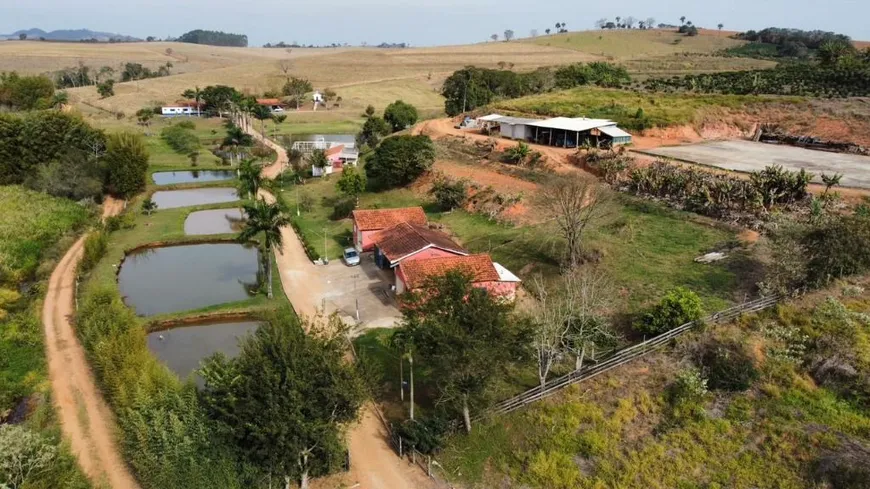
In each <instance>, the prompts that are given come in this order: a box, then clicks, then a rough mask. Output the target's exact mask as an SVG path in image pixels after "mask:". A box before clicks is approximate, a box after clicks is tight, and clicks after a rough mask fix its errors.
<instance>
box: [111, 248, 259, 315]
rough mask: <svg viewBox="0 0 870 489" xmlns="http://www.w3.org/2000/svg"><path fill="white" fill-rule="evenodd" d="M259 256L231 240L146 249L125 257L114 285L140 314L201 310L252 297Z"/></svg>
mask: <svg viewBox="0 0 870 489" xmlns="http://www.w3.org/2000/svg"><path fill="white" fill-rule="evenodd" d="M258 260H259V252H258V251H257V249H256V248H255V247H253V246H247V245H241V244H236V243H209V244H195V245H183V246H167V247H161V248H146V249H141V250H137V251H134V252H132V253H130V254H128V255H127V257H126V258H125V259H124V262H123V263H122V264H121V269H120V271H119V273H118V286H119V288H120V290H121V295H123V296H124V300H125V301H126V302H127V304H128V305H129V306H131V307H132V308H133V309H135V310H136V313H137V314H139V315H140V316H153V315H155V314H165V313H170V312H178V311H187V310H192V309H200V308H203V307H208V306H214V305H217V304H223V303H226V302H236V301H242V300H245V299H248V298H249V297H252V296H253V295H254V294H253V293H252V291H253V290H254V289H256V288H257V271H258V265H259V264H258Z"/></svg>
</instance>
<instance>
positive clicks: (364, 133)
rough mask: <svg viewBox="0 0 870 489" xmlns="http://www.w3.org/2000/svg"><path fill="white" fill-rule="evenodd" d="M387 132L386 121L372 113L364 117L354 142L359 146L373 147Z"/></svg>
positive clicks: (388, 129)
mask: <svg viewBox="0 0 870 489" xmlns="http://www.w3.org/2000/svg"><path fill="white" fill-rule="evenodd" d="M369 107H371V105H370V106H369ZM389 133H390V125H389V124H387V121H385V120H383V119H381V118H380V117H376V116H373V115H372V116H369V117H368V118H367V119H366V121H365V123H364V124H363V127H362V129H361V130H360V132H359V134H357V135H356V143H357V145H358V146H360V147H362V146H368V147H369V148H375V147H377V145H378V143H380V142H381V138H382V137H384V136H386V135H387V134H389Z"/></svg>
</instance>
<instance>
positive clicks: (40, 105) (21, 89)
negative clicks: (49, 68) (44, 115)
mask: <svg viewBox="0 0 870 489" xmlns="http://www.w3.org/2000/svg"><path fill="white" fill-rule="evenodd" d="M54 89H55V86H54V82H53V81H51V79H50V78H48V77H46V76H43V75H32V76H20V75H18V73H15V72H14V71H13V72H12V73H0V106H2V105H5V106H8V107H9V108H11V109H13V110H33V109H47V108H49V107H51V105H52V99H53V97H54V93H55V92H54Z"/></svg>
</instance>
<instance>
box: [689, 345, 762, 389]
mask: <svg viewBox="0 0 870 489" xmlns="http://www.w3.org/2000/svg"><path fill="white" fill-rule="evenodd" d="M700 363H701V365H702V366H703V371H704V373H705V374H706V376H707V379H708V385H709V386H710V388H711V389H719V390H724V391H730V392H740V391H745V390H746V389H748V388H749V387H750V386H751V385H752V383H753V382H754V381H755V380H756V379H757V378H758V370H757V369H756V368H755V365H753V363H752V359H751V358H750V357H749V355H747V354H746V352H745V351H744V349H743V346H742V345H741V344H739V343H736V342H733V341H727V342H724V341H712V342H710V343H709V344H707V345H705V347H704V348H703V350H702V352H701V358H700Z"/></svg>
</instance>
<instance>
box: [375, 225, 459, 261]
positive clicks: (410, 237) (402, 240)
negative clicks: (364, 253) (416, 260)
mask: <svg viewBox="0 0 870 489" xmlns="http://www.w3.org/2000/svg"><path fill="white" fill-rule="evenodd" d="M372 241H374V243H375V244H376V245H377V246H378V249H380V250H381V253H383V254H384V255H385V256H386V257H387V258H388V259H389V260H390V262H393V263H394V264H395V262H397V261H399V260H401V259H403V258H405V257H407V256H409V255H413V254H415V253H417V252H419V251H422V250H425V249H427V248H433V247H434V248H441V249H442V250H446V251H450V252H453V253H456V254H461V255H467V254H468V251H466V250H465V249H463V248H462V247H461V246H459V244H457V243H456V242H455V241H453V240H452V239H450V237H449V236H447V235H446V234H444V233H442V232H441V231H436V230H434V229H429V228H427V227H425V226H420V225H417V224H409V223H407V222H400V223H399V224H396V225H395V226H392V227H389V228H387V229H384V230H383V231H380V232H379V233H377V234H375V235H374V236H372Z"/></svg>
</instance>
